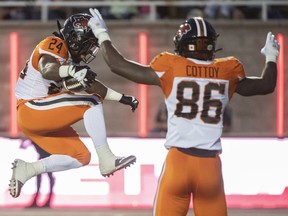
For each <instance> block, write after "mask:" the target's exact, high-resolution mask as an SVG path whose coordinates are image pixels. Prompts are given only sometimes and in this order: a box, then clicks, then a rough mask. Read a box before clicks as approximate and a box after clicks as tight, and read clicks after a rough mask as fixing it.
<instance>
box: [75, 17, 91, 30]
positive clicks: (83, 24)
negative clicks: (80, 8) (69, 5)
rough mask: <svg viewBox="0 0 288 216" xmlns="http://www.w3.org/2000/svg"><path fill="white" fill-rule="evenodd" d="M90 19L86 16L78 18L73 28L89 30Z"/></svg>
mask: <svg viewBox="0 0 288 216" xmlns="http://www.w3.org/2000/svg"><path fill="white" fill-rule="evenodd" d="M88 21H89V20H88V19H87V18H86V17H84V16H76V17H74V20H73V27H74V28H82V29H87V28H88Z"/></svg>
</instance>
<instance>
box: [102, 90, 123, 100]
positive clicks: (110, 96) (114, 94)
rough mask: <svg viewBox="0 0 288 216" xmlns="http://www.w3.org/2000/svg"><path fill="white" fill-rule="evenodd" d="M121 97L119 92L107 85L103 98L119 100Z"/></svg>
mask: <svg viewBox="0 0 288 216" xmlns="http://www.w3.org/2000/svg"><path fill="white" fill-rule="evenodd" d="M121 98H122V94H120V93H119V92H116V91H114V90H112V89H110V88H108V87H107V93H106V96H105V98H104V99H105V100H115V101H120V100H121Z"/></svg>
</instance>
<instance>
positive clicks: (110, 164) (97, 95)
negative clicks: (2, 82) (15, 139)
mask: <svg viewBox="0 0 288 216" xmlns="http://www.w3.org/2000/svg"><path fill="white" fill-rule="evenodd" d="M90 18H91V15H89V14H75V15H72V16H71V17H69V18H68V19H67V20H66V21H65V23H64V26H63V28H62V27H61V26H60V24H59V22H58V28H59V30H60V33H54V35H55V36H49V37H47V38H45V39H44V40H42V41H41V42H40V43H39V44H38V45H37V46H36V48H35V49H34V51H33V52H32V54H31V56H30V59H29V60H28V61H27V64H26V67H25V68H24V69H23V70H22V71H21V73H20V76H19V79H18V82H17V86H16V98H17V100H18V103H17V112H18V125H19V127H20V129H21V131H22V132H23V133H24V134H25V135H26V136H27V137H28V138H29V139H31V140H32V141H33V142H34V143H36V144H37V145H38V146H39V147H40V148H41V149H43V150H44V151H45V152H47V153H48V154H49V155H50V156H49V157H46V158H43V159H41V160H38V161H36V162H32V163H28V162H25V161H23V160H21V159H15V160H14V162H13V167H12V169H13V174H12V177H11V180H10V184H9V190H10V194H11V196H12V197H14V198H16V197H18V196H19V195H20V192H21V188H22V186H23V185H24V184H25V182H26V181H28V180H29V179H31V178H32V177H33V176H36V175H39V174H42V173H49V172H57V171H64V170H69V169H74V168H79V167H82V166H85V165H87V164H88V163H89V162H90V159H91V153H90V152H89V150H88V148H87V147H86V146H85V145H84V143H83V142H82V141H81V139H80V137H79V135H78V133H77V132H76V131H75V130H74V129H73V128H72V126H71V125H73V124H74V123H76V122H78V121H80V120H82V119H83V120H84V126H85V129H86V131H87V133H88V135H89V136H90V137H91V138H92V141H93V144H94V146H95V149H96V152H97V155H98V158H99V169H100V173H101V174H102V175H103V176H108V177H109V176H110V175H112V174H113V173H114V172H115V171H117V170H120V169H123V168H126V167H127V166H130V165H131V164H133V163H134V162H135V161H136V157H135V156H133V155H130V156H128V157H118V156H115V155H114V154H113V153H112V151H111V150H110V148H109V145H108V143H107V137H106V128H105V122H104V116H103V107H102V101H103V100H115V101H119V102H120V103H123V104H126V105H129V106H131V109H132V111H134V110H135V109H136V108H137V106H138V100H137V99H136V98H135V97H133V96H127V95H124V94H120V93H118V92H116V91H114V90H112V89H110V88H108V87H106V86H105V85H104V84H102V83H101V82H99V81H98V80H96V79H95V76H96V74H95V73H94V72H93V71H91V70H90V69H89V67H87V66H85V64H88V63H89V62H91V60H93V59H94V58H95V56H96V53H97V51H98V50H99V43H98V38H95V36H94V35H93V33H92V31H91V28H90V27H89V26H88V25H87V23H88V21H89V19H90ZM82 62H83V63H85V64H84V65H82V64H83V63H82ZM71 79H74V82H72V83H73V85H68V84H67V83H69V80H70V84H71ZM63 80H64V82H63ZM75 80H76V81H77V82H78V83H77V82H75ZM63 83H66V84H67V85H65V87H66V88H67V89H68V90H69V89H74V87H73V86H74V84H75V85H76V86H82V87H81V88H80V89H79V88H76V90H77V91H79V90H85V91H86V92H84V93H81V92H77V93H74V92H71V91H68V90H67V89H63V88H62V84H63ZM78 84H80V85H78ZM74 90H75V89H74Z"/></svg>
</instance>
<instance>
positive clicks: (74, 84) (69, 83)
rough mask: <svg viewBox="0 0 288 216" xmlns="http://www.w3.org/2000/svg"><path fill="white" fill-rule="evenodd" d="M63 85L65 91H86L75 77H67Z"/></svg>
mask: <svg viewBox="0 0 288 216" xmlns="http://www.w3.org/2000/svg"><path fill="white" fill-rule="evenodd" d="M62 85H63V87H64V89H66V90H68V91H73V92H81V91H84V90H85V89H86V87H85V86H83V85H82V84H81V83H80V82H79V81H78V80H77V79H75V78H74V77H66V78H64V79H63V80H62Z"/></svg>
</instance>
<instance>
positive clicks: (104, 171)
mask: <svg viewBox="0 0 288 216" xmlns="http://www.w3.org/2000/svg"><path fill="white" fill-rule="evenodd" d="M135 162H136V157H135V156H134V155H130V156H128V157H116V158H115V160H114V161H109V162H108V161H106V162H100V163H99V169H100V173H101V175H102V176H104V177H110V176H111V175H113V174H114V172H116V171H118V170H121V169H123V168H124V169H125V168H126V167H129V166H130V165H132V164H134V163H135Z"/></svg>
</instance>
